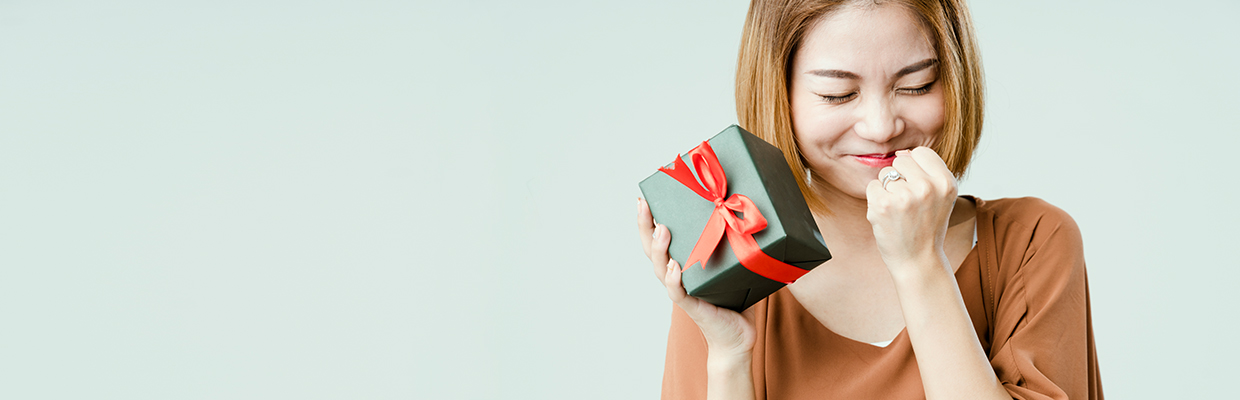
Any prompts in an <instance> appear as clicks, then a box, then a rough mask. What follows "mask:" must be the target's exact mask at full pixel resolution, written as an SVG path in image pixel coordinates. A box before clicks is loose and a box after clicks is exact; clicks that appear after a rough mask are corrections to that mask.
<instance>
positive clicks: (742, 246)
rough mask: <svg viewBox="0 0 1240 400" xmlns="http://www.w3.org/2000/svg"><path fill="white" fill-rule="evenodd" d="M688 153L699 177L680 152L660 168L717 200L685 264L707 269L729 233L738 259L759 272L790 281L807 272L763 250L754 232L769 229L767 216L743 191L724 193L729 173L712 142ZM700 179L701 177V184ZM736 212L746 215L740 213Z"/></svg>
mask: <svg viewBox="0 0 1240 400" xmlns="http://www.w3.org/2000/svg"><path fill="white" fill-rule="evenodd" d="M686 155H688V156H689V159H690V160H691V161H692V162H693V167H694V169H695V170H696V171H697V179H695V177H694V176H693V172H692V171H689V166H688V165H685V163H684V161H683V160H681V158H680V157H679V156H677V157H676V160H675V161H674V162H673V163H672V168H666V167H660V168H659V171H662V172H663V173H665V174H667V175H668V176H671V177H672V179H675V180H676V181H677V182H680V184H682V185H684V186H686V187H688V188H689V189H690V190H693V192H694V193H697V195H698V196H701V197H702V198H704V199H706V200H709V201H710V202H712V203H714V204H715V209H714V211H713V212H711V214H710V219H709V220H707V221H706V228H705V229H703V230H702V234H701V235H700V236H699V237H698V241H697V243H696V244H694V245H693V251H691V252H690V253H689V259H688V260H687V261H685V267H686V268H687V267H690V266H693V264H695V263H699V262H700V263H701V264H702V268H703V269H705V268H706V261H707V260H708V259H709V258H710V255H711V253H713V252H714V251H715V248H716V247H718V246H719V243H720V241H721V240H722V239H723V236H724V235H725V234H726V235H727V237H728V244H729V245H731V246H732V251H733V252H734V253H736V258H737V260H739V261H740V263H741V265H743V266H744V267H745V268H746V269H748V270H750V271H753V272H754V273H756V274H758V275H761V276H763V277H766V278H767V279H771V280H774V281H779V282H783V283H785V284H788V283H792V282H794V281H796V280H797V278H800V277H801V276H802V275H805V273H806V272H808V271H806V270H803V269H800V268H797V267H794V266H791V265H788V264H786V263H784V262H782V261H779V260H776V259H774V258H772V257H771V256H769V255H767V254H766V253H763V252H762V248H761V247H759V246H758V242H757V241H756V240H754V238H753V234H755V233H758V232H761V231H762V230H763V229H766V226H767V222H766V217H763V216H762V213H761V212H759V211H758V206H757V205H756V204H754V202H753V200H750V199H749V197H747V196H745V195H743V194H739V193H733V194H732V196H730V197H727V198H725V197H724V196H726V195H727V193H728V179H727V175H726V174H725V173H724V172H723V167H722V166H720V165H719V158H718V157H717V156H715V150H714V149H712V148H711V147H710V143H707V142H702V144H701V145H698V146H697V147H694V148H693V150H690V151H689V152H688V153H687V154H686ZM698 179H700V180H701V183H700V184H699V183H698ZM737 212H739V213H741V215H742V216H744V218H741V216H737V215H736V213H737Z"/></svg>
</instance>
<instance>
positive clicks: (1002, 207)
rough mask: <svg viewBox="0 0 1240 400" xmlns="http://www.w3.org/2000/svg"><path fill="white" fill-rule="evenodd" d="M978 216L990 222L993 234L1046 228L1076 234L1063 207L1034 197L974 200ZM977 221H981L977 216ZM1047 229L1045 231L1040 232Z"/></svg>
mask: <svg viewBox="0 0 1240 400" xmlns="http://www.w3.org/2000/svg"><path fill="white" fill-rule="evenodd" d="M976 203H977V210H978V213H977V215H978V217H979V218H985V219H986V220H987V221H986V222H988V223H991V224H993V225H992V226H993V227H994V231H993V233H994V234H995V235H996V236H1006V234H1010V233H1027V234H1030V235H1033V234H1036V233H1038V231H1047V230H1048V229H1046V228H1050V229H1049V230H1052V231H1055V232H1060V231H1062V232H1060V233H1066V234H1072V235H1075V236H1077V237H1079V236H1080V228H1079V227H1078V226H1077V224H1076V220H1074V219H1072V216H1070V215H1068V213H1067V212H1066V211H1064V210H1063V209H1061V208H1059V207H1056V206H1055V205H1053V204H1051V203H1048V202H1046V200H1042V199H1040V198H1037V197H1015V198H1001V199H992V200H978V201H976ZM978 222H982V221H981V220H980V219H979V221H978ZM1043 233H1049V232H1043Z"/></svg>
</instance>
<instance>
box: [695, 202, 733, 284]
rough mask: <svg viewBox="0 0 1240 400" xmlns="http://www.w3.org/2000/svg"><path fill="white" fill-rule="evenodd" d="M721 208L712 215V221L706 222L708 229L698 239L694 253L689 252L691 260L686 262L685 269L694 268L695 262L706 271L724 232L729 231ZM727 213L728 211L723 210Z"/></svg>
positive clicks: (703, 230)
mask: <svg viewBox="0 0 1240 400" xmlns="http://www.w3.org/2000/svg"><path fill="white" fill-rule="evenodd" d="M719 210H720V209H719V208H716V209H715V212H714V213H711V214H710V219H709V220H707V221H706V228H705V229H702V235H701V236H699V237H698V241H697V243H696V244H694V245H693V251H691V252H689V260H688V261H685V268H689V267H691V266H693V263H695V262H699V261H700V262H701V263H702V269H706V260H709V259H710V254H711V253H714V252H715V248H716V247H718V246H719V241H720V240H722V239H723V232H724V230H725V229H727V225H728V224H727V222H726V221H724V219H723V215H721V214H720V213H719ZM723 211H724V212H727V210H723Z"/></svg>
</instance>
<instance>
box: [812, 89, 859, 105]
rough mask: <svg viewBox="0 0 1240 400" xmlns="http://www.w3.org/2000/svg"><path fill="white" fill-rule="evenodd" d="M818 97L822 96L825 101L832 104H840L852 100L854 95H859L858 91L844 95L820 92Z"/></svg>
mask: <svg viewBox="0 0 1240 400" xmlns="http://www.w3.org/2000/svg"><path fill="white" fill-rule="evenodd" d="M818 97H822V99H823V100H824V101H826V102H827V103H830V104H840V103H844V102H847V101H849V100H852V99H853V97H857V92H852V93H848V94H842V95H826V94H820V95H818Z"/></svg>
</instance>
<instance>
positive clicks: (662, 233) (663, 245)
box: [649, 224, 672, 279]
mask: <svg viewBox="0 0 1240 400" xmlns="http://www.w3.org/2000/svg"><path fill="white" fill-rule="evenodd" d="M671 242H672V234H671V232H668V230H667V226H666V225H663V224H655V227H654V238H653V239H652V241H651V242H650V254H649V255H650V263H651V264H652V265H654V276H655V277H658V278H660V279H662V278H663V276H664V275H666V274H665V272H664V271H663V268H665V267H667V262H668V260H669V258H670V257H668V255H667V246H668V244H670V243H671Z"/></svg>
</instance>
